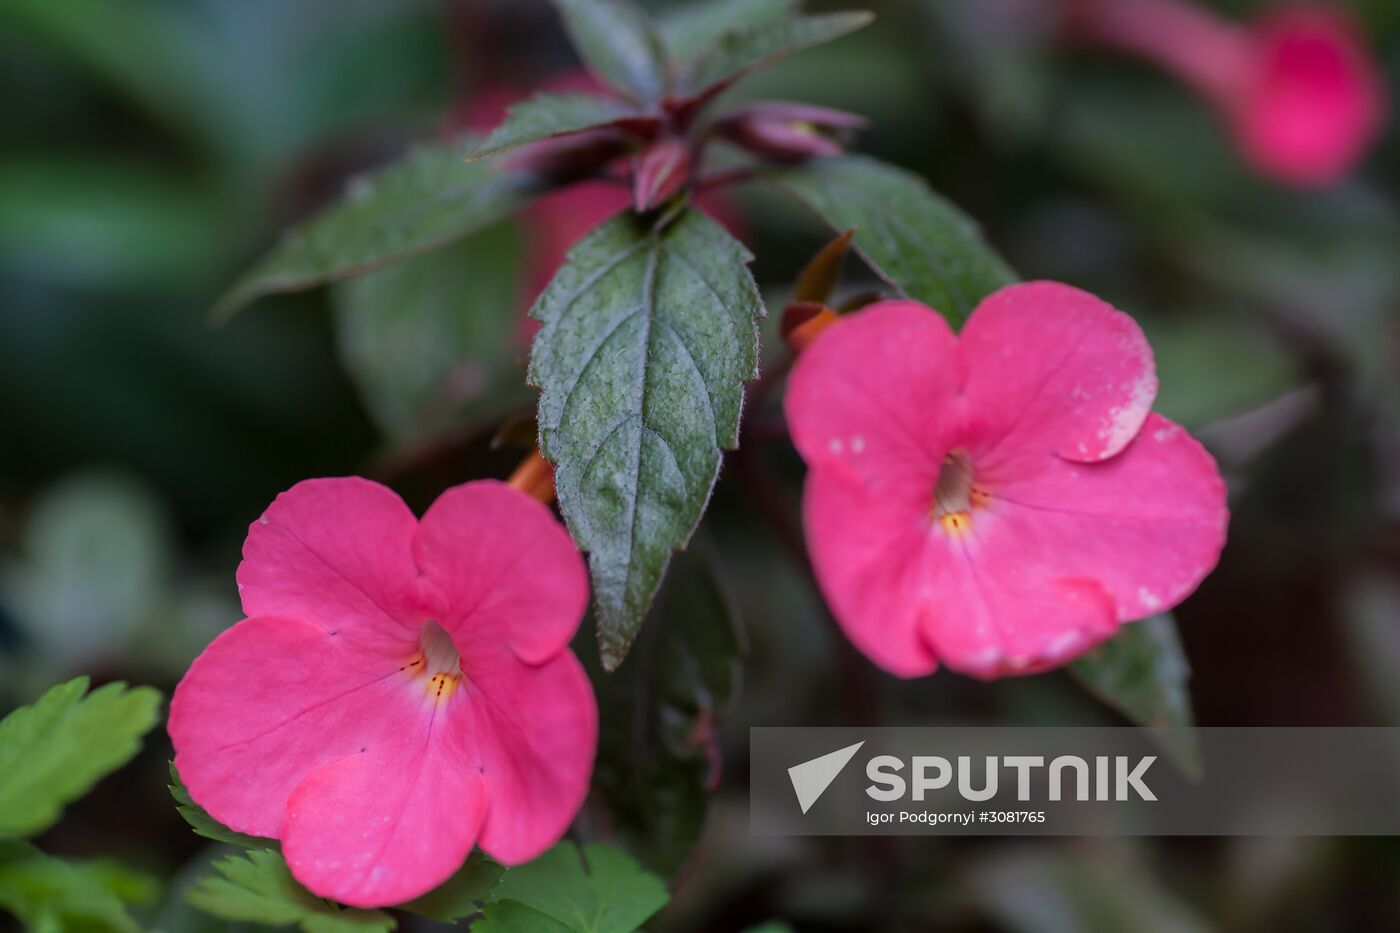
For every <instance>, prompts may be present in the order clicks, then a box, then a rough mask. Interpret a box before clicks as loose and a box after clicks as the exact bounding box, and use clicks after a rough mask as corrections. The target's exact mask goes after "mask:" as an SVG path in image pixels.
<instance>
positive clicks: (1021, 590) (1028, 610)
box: [928, 535, 1118, 678]
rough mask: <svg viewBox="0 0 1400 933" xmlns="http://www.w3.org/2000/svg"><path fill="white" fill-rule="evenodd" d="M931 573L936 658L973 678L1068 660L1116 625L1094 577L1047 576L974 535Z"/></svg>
mask: <svg viewBox="0 0 1400 933" xmlns="http://www.w3.org/2000/svg"><path fill="white" fill-rule="evenodd" d="M960 543H961V544H962V545H963V546H964V547H965V550H963V551H961V553H960V552H959V550H958V549H957V548H956V547H955V548H953V549H952V550H951V552H949V553H947V554H946V555H945V556H946V557H948V558H950V559H947V560H945V561H941V562H939V563H938V564H937V565H936V567H934V568H933V572H931V573H930V577H931V578H932V579H931V581H930V592H931V594H933V595H932V598H933V599H936V601H937V602H936V608H935V609H934V611H933V612H932V613H931V622H930V625H929V627H928V638H929V641H930V642H931V643H932V645H933V648H934V653H935V654H936V655H938V658H939V660H941V661H942V662H943V663H944V664H946V665H948V667H950V668H952V669H954V670H958V671H962V672H963V673H964V674H971V675H973V676H974V677H983V678H992V677H1004V676H1006V675H1008V674H1033V673H1036V672H1038V671H1043V670H1047V669H1049V668H1052V667H1057V666H1059V665H1061V664H1064V663H1065V662H1066V661H1069V660H1070V659H1072V658H1074V657H1075V656H1077V655H1079V654H1082V653H1083V652H1085V651H1087V650H1089V649H1090V648H1092V647H1094V646H1095V645H1097V644H1099V643H1100V642H1102V641H1103V640H1104V639H1106V638H1108V637H1109V636H1111V635H1112V634H1113V633H1114V632H1115V631H1116V630H1117V628H1118V623H1117V620H1116V619H1115V618H1114V613H1113V602H1112V600H1111V599H1109V597H1108V594H1107V593H1105V592H1104V590H1103V588H1102V587H1100V586H1099V585H1098V584H1097V583H1095V582H1093V581H1092V580H1086V579H1076V578H1073V577H1058V576H1048V575H1046V576H1042V574H1043V573H1044V571H1045V569H1046V568H1044V567H1041V566H1037V565H1036V564H1035V563H1033V562H1032V563H1030V564H1027V563H1026V562H1024V561H1023V560H1021V559H1020V557H1021V555H1015V554H1005V553H1004V554H995V553H987V552H985V551H984V550H983V549H981V548H980V547H979V542H978V541H976V540H975V539H974V535H969V536H968V538H966V539H964V540H963V541H962V542H960Z"/></svg>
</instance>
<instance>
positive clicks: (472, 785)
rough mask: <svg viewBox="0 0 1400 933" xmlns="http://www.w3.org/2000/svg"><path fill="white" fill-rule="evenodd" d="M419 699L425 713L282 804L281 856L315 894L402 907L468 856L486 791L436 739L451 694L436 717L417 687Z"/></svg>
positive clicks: (323, 771)
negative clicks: (284, 810)
mask: <svg viewBox="0 0 1400 933" xmlns="http://www.w3.org/2000/svg"><path fill="white" fill-rule="evenodd" d="M419 686H420V688H421V685H419ZM417 699H418V702H419V703H420V704H421V705H420V712H421V713H422V715H420V716H417V717H415V718H414V719H413V720H412V721H411V722H410V723H408V724H406V725H405V727H404V728H401V729H399V730H396V731H394V732H392V733H389V734H386V735H384V736H381V737H380V738H379V739H378V740H377V741H373V742H371V743H370V744H369V746H368V747H367V749H366V750H365V751H364V752H362V753H357V754H354V755H351V756H349V757H347V758H342V759H340V760H339V761H337V762H335V763H333V764H329V765H326V766H325V767H323V768H320V769H319V770H317V771H314V772H312V773H311V774H310V775H309V776H307V778H306V780H304V781H302V783H301V784H300V785H299V786H298V787H297V789H296V791H295V792H293V794H292V797H291V800H290V801H288V804H287V823H286V827H285V829H284V830H283V833H282V852H283V854H284V855H286V857H287V865H288V866H289V867H290V868H291V870H292V874H293V875H295V876H296V879H297V880H298V881H300V882H301V883H302V884H304V885H305V886H306V887H307V888H308V889H309V890H310V891H311V892H312V893H313V894H316V895H318V896H320V897H329V898H331V899H333V900H336V901H339V902H340V903H342V904H349V905H350V906H352V907H379V906H382V905H385V904H398V903H402V902H403V901H407V900H411V899H412V898H415V897H418V896H419V895H421V894H425V893H427V892H428V891H431V890H432V889H433V888H435V887H437V886H438V885H440V884H442V882H444V881H446V880H447V879H448V877H450V876H451V875H452V873H453V872H455V871H456V870H457V869H458V868H460V867H461V865H462V862H464V861H465V860H466V858H467V856H468V855H469V854H471V850H472V846H473V845H474V844H475V842H476V838H477V834H478V832H480V829H481V824H482V820H483V819H484V818H485V816H486V812H487V808H488V806H489V800H488V798H487V794H486V788H485V783H484V781H483V780H482V777H481V775H480V774H479V773H478V772H476V771H475V770H472V769H468V768H464V767H463V765H462V762H461V760H460V758H459V756H458V755H457V754H456V751H455V750H453V749H449V748H448V747H446V744H445V743H444V742H442V741H439V736H438V735H437V733H438V732H439V731H440V730H444V729H446V727H447V722H446V721H447V720H448V719H450V718H453V717H456V716H458V715H459V714H460V706H459V701H458V696H457V695H456V694H454V695H453V696H452V697H450V698H448V699H445V700H442V701H440V702H438V703H436V716H434V715H433V710H432V707H433V706H434V701H433V700H432V699H431V698H429V697H428V696H427V695H426V694H425V693H423V692H422V690H421V689H420V691H419V693H418V697H417Z"/></svg>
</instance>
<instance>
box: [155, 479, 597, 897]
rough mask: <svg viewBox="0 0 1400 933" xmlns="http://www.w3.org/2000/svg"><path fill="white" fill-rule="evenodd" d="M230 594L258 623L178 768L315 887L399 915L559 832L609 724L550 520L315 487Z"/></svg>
mask: <svg viewBox="0 0 1400 933" xmlns="http://www.w3.org/2000/svg"><path fill="white" fill-rule="evenodd" d="M238 587H239V590H240V593H241V596H242V599H243V610H244V612H246V613H247V614H248V618H246V619H244V620H243V621H241V622H239V623H238V624H237V625H235V626H233V627H232V628H230V629H229V630H228V631H226V632H224V633H223V634H222V635H220V636H219V637H218V638H216V639H215V640H214V642H213V643H212V644H210V646H209V647H208V648H206V649H205V651H204V653H203V654H201V655H200V656H199V657H198V658H196V659H195V662H194V664H193V665H192V666H191V667H190V670H189V673H188V674H186V675H185V678H184V680H182V681H181V682H180V685H179V687H177V688H176V690H175V696H174V699H173V700H172V701H171V705H170V737H171V739H172V740H173V741H174V743H175V764H176V767H177V768H178V769H179V771H180V774H181V776H182V777H183V779H184V781H185V783H186V785H187V786H188V787H189V790H190V794H191V796H193V798H194V799H195V800H196V801H197V802H198V803H199V804H200V805H201V806H203V807H204V808H205V809H207V810H208V811H209V813H210V814H211V815H212V816H213V817H214V818H215V819H217V820H219V821H221V822H223V823H225V824H227V825H228V826H230V827H232V828H233V829H236V830H239V831H241V832H245V833H251V834H253V835H257V836H267V837H274V838H277V839H280V840H281V841H282V850H283V852H284V854H285V855H286V858H287V863H288V865H289V866H290V867H291V870H292V873H293V874H294V875H295V876H296V878H297V880H299V881H300V882H301V883H302V884H304V885H305V886H306V887H307V888H309V889H310V890H311V891H312V892H314V893H315V894H317V895H320V896H322V897H329V898H333V899H335V900H337V901H340V902H342V903H345V904H352V905H355V906H379V905H384V904H395V903H399V902H402V901H405V900H409V899H411V898H413V897H416V896H417V895H419V894H422V893H424V892H425V891H428V890H430V889H432V888H434V887H436V886H437V885H438V884H439V883H441V882H442V881H444V880H445V879H446V878H447V877H448V876H449V875H451V874H452V873H453V872H454V871H455V870H456V869H457V868H458V866H460V865H461V864H462V862H463V860H464V859H465V858H466V857H467V855H468V853H470V851H471V849H472V846H473V845H474V844H477V845H480V846H481V848H482V849H483V850H485V851H486V852H487V853H488V854H490V855H492V856H493V857H495V858H497V859H499V860H500V861H502V862H505V863H508V864H514V863H517V862H523V861H526V860H528V859H530V858H533V857H534V856H535V855H538V854H539V853H540V852H542V851H543V850H544V849H546V848H547V847H549V846H550V845H551V844H552V843H554V842H555V841H557V840H558V839H559V838H560V836H561V835H562V834H563V833H564V831H565V829H567V827H568V825H569V823H570V822H571V821H572V819H573V817H574V814H575V812H576V811H577V810H578V808H579V805H580V804H581V803H582V801H583V799H584V796H585V794H586V793H587V790H588V784H589V778H590V774H591V772H592V767H593V755H594V750H595V746H596V743H597V734H598V713H597V707H596V705H595V702H594V699H593V692H592V688H591V687H590V685H589V682H588V678H587V677H586V676H585V675H584V672H583V669H582V667H581V666H580V665H579V662H578V659H577V658H575V657H574V655H573V654H572V652H570V651H569V648H568V644H569V639H570V638H571V636H572V635H573V634H574V631H575V629H577V627H578V624H579V620H580V619H581V618H582V616H583V612H584V608H585V605H586V603H587V598H588V590H587V582H586V577H585V574H584V567H583V561H582V559H581V558H580V556H579V554H578V551H577V550H576V549H575V548H574V545H573V542H572V540H571V539H570V538H569V535H568V533H567V532H566V531H565V530H564V528H563V526H561V525H560V524H559V523H558V522H557V521H556V520H555V519H554V517H553V515H552V514H551V513H550V512H549V510H548V509H547V508H546V507H545V506H544V505H542V504H541V503H539V502H537V501H535V500H533V499H531V498H530V497H528V496H526V495H524V494H523V493H520V492H518V491H516V490H514V489H511V488H510V487H508V486H506V485H504V484H502V483H498V482H494V481H481V482H472V483H467V484H465V485H462V486H457V487H454V488H452V489H449V490H448V491H447V492H445V493H443V494H442V496H441V497H439V498H438V500H437V501H436V502H435V503H433V506H432V507H431V508H430V509H428V512H427V514H426V515H424V516H423V519H422V521H418V520H417V519H415V518H414V516H413V513H412V512H410V511H409V510H408V508H407V506H405V505H404V503H403V501H402V500H400V499H399V497H398V496H396V495H395V494H394V493H393V492H391V491H390V490H388V489H386V488H385V487H383V486H380V485H379V484H377V483H372V482H369V481H367V480H364V479H359V478H348V479H319V480H308V481H306V482H302V483H298V484H297V485H296V486H294V487H292V488H291V489H290V490H288V491H287V492H284V493H282V494H281V495H280V496H278V497H277V499H276V501H274V502H273V503H272V505H271V506H270V507H269V508H268V510H267V512H266V513H264V514H263V516H262V517H261V518H259V519H258V520H257V521H256V522H254V523H253V525H252V526H251V528H250V529H249V532H248V539H247V541H246V542H245V543H244V545H243V563H242V564H241V565H240V566H239V568H238Z"/></svg>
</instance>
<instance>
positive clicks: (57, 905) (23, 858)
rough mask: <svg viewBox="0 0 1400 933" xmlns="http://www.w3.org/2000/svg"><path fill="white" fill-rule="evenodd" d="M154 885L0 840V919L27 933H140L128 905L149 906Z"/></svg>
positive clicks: (109, 865) (115, 869) (106, 866)
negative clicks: (15, 920) (86, 932)
mask: <svg viewBox="0 0 1400 933" xmlns="http://www.w3.org/2000/svg"><path fill="white" fill-rule="evenodd" d="M159 890H160V884H159V883H158V882H157V881H156V880H155V879H154V878H151V877H148V876H146V875H142V874H139V873H137V872H133V871H131V870H130V869H127V868H124V867H122V866H121V865H118V864H116V863H114V862H107V861H66V860H64V859H58V858H54V857H53V856H51V855H45V854H44V853H43V852H40V851H39V850H38V849H36V848H34V847H33V846H32V845H30V844H29V843H27V842H22V841H20V840H18V839H0V914H3V913H6V912H8V913H10V914H13V915H14V916H15V917H17V918H18V919H19V920H20V922H22V923H23V924H24V927H25V929H26V930H29V931H30V933H65V931H68V930H98V931H110V933H141V925H140V924H138V923H137V922H136V921H135V919H133V918H132V916H131V914H130V913H129V912H128V911H127V905H128V904H149V903H151V902H153V901H154V900H155V899H156V895H157V893H158V892H159Z"/></svg>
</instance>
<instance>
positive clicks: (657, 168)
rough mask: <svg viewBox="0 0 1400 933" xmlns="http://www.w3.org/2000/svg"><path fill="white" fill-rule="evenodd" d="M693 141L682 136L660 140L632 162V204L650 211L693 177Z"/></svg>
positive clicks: (638, 154)
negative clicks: (691, 170)
mask: <svg viewBox="0 0 1400 933" xmlns="http://www.w3.org/2000/svg"><path fill="white" fill-rule="evenodd" d="M690 164H691V154H690V143H689V142H687V141H686V140H684V139H682V138H680V137H678V136H666V137H663V138H661V139H658V140H656V141H655V142H653V143H652V144H651V145H649V146H647V147H646V148H645V149H643V150H642V151H641V152H639V153H637V156H636V158H634V159H633V161H632V206H633V207H634V208H636V210H637V211H638V212H642V211H649V210H651V209H652V208H653V207H656V206H657V205H658V204H661V203H663V202H665V201H666V200H668V199H669V198H670V197H671V196H672V195H673V194H675V193H676V192H677V191H679V190H680V188H681V186H682V185H684V184H685V182H686V179H687V178H689V177H690Z"/></svg>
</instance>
